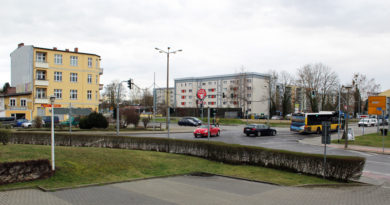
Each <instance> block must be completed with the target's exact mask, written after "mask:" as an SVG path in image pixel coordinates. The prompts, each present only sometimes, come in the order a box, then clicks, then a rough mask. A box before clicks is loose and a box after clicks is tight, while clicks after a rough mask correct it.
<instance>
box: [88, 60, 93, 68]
mask: <svg viewBox="0 0 390 205" xmlns="http://www.w3.org/2000/svg"><path fill="white" fill-rule="evenodd" d="M88 68H92V58H88Z"/></svg>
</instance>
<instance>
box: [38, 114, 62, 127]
mask: <svg viewBox="0 0 390 205" xmlns="http://www.w3.org/2000/svg"><path fill="white" fill-rule="evenodd" d="M42 120H43V121H44V122H45V123H44V124H45V126H49V127H50V126H51V116H42ZM59 122H60V120H59V118H58V116H54V125H58V123H59Z"/></svg>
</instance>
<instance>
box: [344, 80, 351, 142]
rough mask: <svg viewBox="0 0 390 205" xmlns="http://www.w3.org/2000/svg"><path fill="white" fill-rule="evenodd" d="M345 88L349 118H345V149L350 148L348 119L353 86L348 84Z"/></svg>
mask: <svg viewBox="0 0 390 205" xmlns="http://www.w3.org/2000/svg"><path fill="white" fill-rule="evenodd" d="M344 88H345V89H347V119H345V130H344V136H345V144H344V149H347V148H348V120H349V90H351V88H352V86H350V85H347V86H344Z"/></svg>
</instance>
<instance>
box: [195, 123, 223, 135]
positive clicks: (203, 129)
mask: <svg viewBox="0 0 390 205" xmlns="http://www.w3.org/2000/svg"><path fill="white" fill-rule="evenodd" d="M210 127H211V129H210V137H211V136H219V135H220V134H221V130H220V129H219V127H216V126H215V125H210ZM194 136H195V138H197V137H207V136H208V125H202V126H200V127H198V128H197V129H196V130H195V131H194Z"/></svg>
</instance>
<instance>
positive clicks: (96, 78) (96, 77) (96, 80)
mask: <svg viewBox="0 0 390 205" xmlns="http://www.w3.org/2000/svg"><path fill="white" fill-rule="evenodd" d="M95 82H96V84H98V76H97V75H96V76H95Z"/></svg>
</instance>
